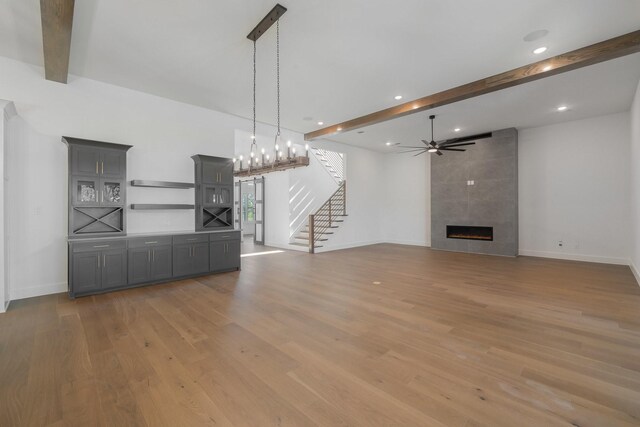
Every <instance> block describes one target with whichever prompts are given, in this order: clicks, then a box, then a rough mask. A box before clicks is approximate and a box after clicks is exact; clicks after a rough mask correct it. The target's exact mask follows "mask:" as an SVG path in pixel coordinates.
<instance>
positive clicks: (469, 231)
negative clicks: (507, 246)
mask: <svg viewBox="0 0 640 427" xmlns="http://www.w3.org/2000/svg"><path fill="white" fill-rule="evenodd" d="M447 238H448V239H467V240H485V241H493V227H478V226H469V225H447Z"/></svg>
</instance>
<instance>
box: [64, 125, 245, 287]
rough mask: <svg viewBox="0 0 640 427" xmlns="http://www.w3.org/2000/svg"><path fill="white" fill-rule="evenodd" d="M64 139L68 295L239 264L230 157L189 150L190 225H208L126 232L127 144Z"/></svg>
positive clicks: (238, 243) (237, 268)
mask: <svg viewBox="0 0 640 427" xmlns="http://www.w3.org/2000/svg"><path fill="white" fill-rule="evenodd" d="M62 140H63V142H64V143H66V144H67V145H68V147H69V232H68V233H69V269H68V276H69V295H70V296H71V297H76V296H83V295H91V294H97V293H103V292H109V291H112V290H117V289H126V288H131V287H137V286H143V285H149V284H153V283H161V282H167V281H171V280H176V279H183V278H187V277H195V276H201V275H204V274H209V273H218V272H223V271H233V270H239V269H240V232H239V231H233V162H232V161H231V159H225V158H220V157H210V156H202V155H198V156H194V157H193V159H194V161H195V175H196V184H195V199H196V206H197V207H196V224H195V228H196V230H198V231H205V232H186V233H166V234H146V235H129V236H127V235H126V215H125V207H126V183H127V151H128V150H129V149H130V148H131V146H130V145H120V144H112V143H108V142H100V141H91V140H87V139H79V138H72V137H66V136H65V137H63V138H62ZM183 187H184V186H182V187H181V188H183Z"/></svg>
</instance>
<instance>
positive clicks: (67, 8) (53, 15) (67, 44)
mask: <svg viewBox="0 0 640 427" xmlns="http://www.w3.org/2000/svg"><path fill="white" fill-rule="evenodd" d="M74 3H75V1H74V0H40V16H41V18H42V45H43V47H44V75H45V78H46V79H47V80H53V81H54V82H60V83H66V82H67V75H68V73H69V54H70V51H71V27H72V24H73V7H74Z"/></svg>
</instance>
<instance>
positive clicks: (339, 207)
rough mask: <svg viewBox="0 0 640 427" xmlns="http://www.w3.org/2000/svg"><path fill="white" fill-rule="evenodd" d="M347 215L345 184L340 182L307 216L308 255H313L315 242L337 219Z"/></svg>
mask: <svg viewBox="0 0 640 427" xmlns="http://www.w3.org/2000/svg"><path fill="white" fill-rule="evenodd" d="M346 215H347V182H346V181H342V182H341V183H340V187H338V189H337V190H336V191H335V193H333V195H331V197H329V199H328V200H327V201H326V202H324V204H323V205H322V206H320V208H319V209H318V210H317V211H316V212H315V213H314V214H311V215H309V253H315V248H316V242H317V241H319V240H320V239H321V238H322V236H323V235H324V234H326V233H327V230H328V229H329V228H331V226H332V225H333V223H334V222H336V221H341V220H340V219H339V217H343V216H346Z"/></svg>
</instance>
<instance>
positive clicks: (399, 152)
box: [396, 148, 427, 154]
mask: <svg viewBox="0 0 640 427" xmlns="http://www.w3.org/2000/svg"><path fill="white" fill-rule="evenodd" d="M416 151H427V150H425V149H424V148H423V149H418V150H407V151H396V154H406V153H415V152H416Z"/></svg>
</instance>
